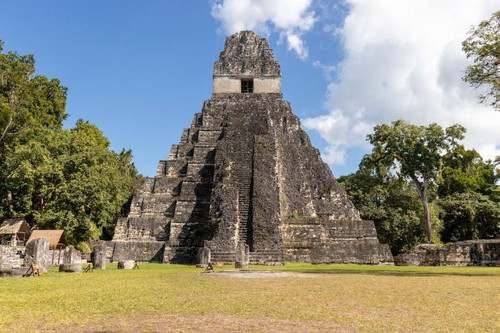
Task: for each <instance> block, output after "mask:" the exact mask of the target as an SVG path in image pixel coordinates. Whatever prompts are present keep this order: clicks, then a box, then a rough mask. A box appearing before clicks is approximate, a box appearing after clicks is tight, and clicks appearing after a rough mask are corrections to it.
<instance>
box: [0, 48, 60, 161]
mask: <svg viewBox="0 0 500 333" xmlns="http://www.w3.org/2000/svg"><path fill="white" fill-rule="evenodd" d="M2 45H3V42H2V41H0V147H3V148H5V145H7V144H9V143H10V142H11V141H12V139H13V138H14V137H15V136H16V135H17V134H19V133H20V132H21V131H22V130H24V129H27V128H33V127H36V126H45V127H50V128H61V127H62V121H63V120H64V119H65V118H66V117H67V114H66V111H65V109H66V96H67V88H66V87H64V86H61V84H60V82H59V80H58V79H51V80H49V79H47V78H46V77H45V76H42V75H34V73H35V59H34V57H33V55H18V54H17V53H16V52H12V51H10V52H7V53H2V50H3V48H2ZM0 153H5V151H4V149H2V150H0Z"/></svg>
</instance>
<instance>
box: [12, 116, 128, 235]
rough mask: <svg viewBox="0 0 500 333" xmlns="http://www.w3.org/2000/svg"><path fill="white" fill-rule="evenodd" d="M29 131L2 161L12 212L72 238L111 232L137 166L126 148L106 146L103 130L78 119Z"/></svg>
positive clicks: (120, 212)
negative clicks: (71, 125)
mask: <svg viewBox="0 0 500 333" xmlns="http://www.w3.org/2000/svg"><path fill="white" fill-rule="evenodd" d="M27 136H28V138H27V139H26V141H25V142H23V143H22V144H18V145H17V146H16V147H15V148H14V149H13V152H12V153H11V154H9V156H8V158H7V160H6V163H5V168H6V170H8V171H9V175H8V177H7V179H6V183H7V185H8V186H9V188H11V189H12V196H13V198H14V205H13V207H14V211H15V213H16V214H18V215H22V216H26V217H27V218H28V220H29V221H31V222H32V223H34V224H37V225H38V226H39V227H41V228H44V229H47V228H49V229H51V228H57V229H64V230H65V231H66V234H67V237H68V240H69V241H70V242H71V243H73V244H78V243H81V242H86V241H88V240H90V239H98V238H99V237H101V236H102V235H103V234H105V235H108V236H109V234H110V229H112V228H113V227H114V224H115V222H116V220H117V218H118V217H119V216H121V215H122V213H124V211H123V209H124V208H123V206H124V205H125V204H126V203H127V202H129V199H130V197H131V196H132V191H133V183H134V180H135V178H136V175H137V171H136V170H135V167H134V166H133V164H132V163H131V154H130V152H122V153H121V154H116V153H114V152H113V151H111V150H109V141H108V140H107V139H106V138H105V137H104V136H103V135H102V132H101V131H100V130H99V129H98V128H97V127H96V126H94V125H92V124H90V123H88V122H84V121H82V120H79V121H78V122H77V124H76V126H75V127H74V128H72V129H70V130H52V129H42V130H38V131H37V133H32V134H29V135H27ZM21 141H24V140H21Z"/></svg>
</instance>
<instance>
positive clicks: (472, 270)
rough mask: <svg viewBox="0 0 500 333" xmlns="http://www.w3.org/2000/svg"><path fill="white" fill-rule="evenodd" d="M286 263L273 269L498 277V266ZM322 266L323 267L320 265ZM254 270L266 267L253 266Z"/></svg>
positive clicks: (321, 272)
mask: <svg viewBox="0 0 500 333" xmlns="http://www.w3.org/2000/svg"><path fill="white" fill-rule="evenodd" d="M293 266H294V264H291V265H289V264H287V265H286V266H284V267H281V268H274V269H272V270H273V271H282V272H291V273H303V274H325V275H332V274H353V275H378V276H401V277H405V276H412V277H418V276H421V277H429V276H471V277H473V276H478V277H479V276H484V277H486V276H497V277H500V267H449V266H385V267H384V266H369V265H345V266H344V265H339V264H336V265H324V266H323V265H317V267H315V266H316V265H312V264H310V265H308V266H307V267H303V265H300V266H299V267H293ZM321 266H323V267H321ZM252 268H253V269H255V270H266V268H262V267H258V266H254V267H252Z"/></svg>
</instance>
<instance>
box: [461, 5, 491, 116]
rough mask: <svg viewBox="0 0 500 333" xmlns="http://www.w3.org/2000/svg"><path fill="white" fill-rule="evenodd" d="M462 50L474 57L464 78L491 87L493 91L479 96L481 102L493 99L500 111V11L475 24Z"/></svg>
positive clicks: (469, 81) (475, 83)
mask: <svg viewBox="0 0 500 333" xmlns="http://www.w3.org/2000/svg"><path fill="white" fill-rule="evenodd" d="M462 50H463V51H464V52H465V55H466V56H467V58H472V60H473V63H472V64H471V65H469V66H468V67H467V69H466V71H465V76H464V77H463V80H464V81H466V82H468V83H469V84H470V85H471V86H472V87H475V88H478V87H480V86H485V87H487V88H488V89H489V90H488V91H487V92H485V93H482V94H481V95H480V96H479V100H480V102H481V103H485V102H489V104H490V105H491V106H493V107H494V109H495V110H496V111H500V103H499V100H500V70H499V67H500V11H497V12H495V13H493V15H492V16H491V18H490V19H489V20H486V21H482V22H481V23H479V25H478V26H477V27H472V29H471V30H470V31H469V35H468V37H467V39H466V40H464V41H463V43H462Z"/></svg>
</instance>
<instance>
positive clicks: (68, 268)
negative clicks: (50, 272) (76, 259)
mask: <svg viewBox="0 0 500 333" xmlns="http://www.w3.org/2000/svg"><path fill="white" fill-rule="evenodd" d="M82 271H83V269H82V264H81V263H66V264H62V265H60V266H59V272H66V273H81V272H82Z"/></svg>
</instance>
